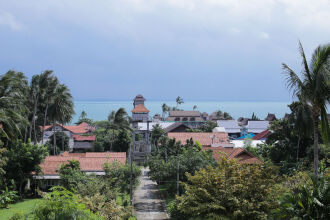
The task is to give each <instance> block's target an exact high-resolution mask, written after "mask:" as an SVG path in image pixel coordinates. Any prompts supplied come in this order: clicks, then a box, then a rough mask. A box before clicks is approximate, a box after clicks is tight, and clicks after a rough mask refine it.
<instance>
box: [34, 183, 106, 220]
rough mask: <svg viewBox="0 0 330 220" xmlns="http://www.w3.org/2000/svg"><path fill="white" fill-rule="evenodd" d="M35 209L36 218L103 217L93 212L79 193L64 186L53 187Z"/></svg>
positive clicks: (51, 219) (80, 218)
mask: <svg viewBox="0 0 330 220" xmlns="http://www.w3.org/2000/svg"><path fill="white" fill-rule="evenodd" d="M51 190H52V192H51V193H47V194H46V196H45V197H44V199H43V201H42V202H41V203H40V204H38V205H37V207H36V208H35V209H34V211H33V217H34V219H35V220H59V219H65V220H86V219H91V220H92V219H95V220H101V219H102V218H101V217H99V216H97V215H95V214H93V213H91V211H90V210H89V209H87V208H86V206H85V205H84V204H83V203H81V202H80V201H79V198H78V196H77V195H74V194H73V193H72V192H70V191H68V190H66V189H65V188H63V187H53V188H52V189H51Z"/></svg>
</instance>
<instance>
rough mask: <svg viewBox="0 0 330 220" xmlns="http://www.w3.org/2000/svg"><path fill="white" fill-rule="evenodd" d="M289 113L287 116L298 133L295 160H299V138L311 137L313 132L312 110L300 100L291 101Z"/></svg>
mask: <svg viewBox="0 0 330 220" xmlns="http://www.w3.org/2000/svg"><path fill="white" fill-rule="evenodd" d="M289 108H290V109H291V114H290V116H289V121H290V123H292V124H293V126H294V128H295V130H296V131H297V134H298V143H297V161H298V160H299V148H300V142H301V139H302V138H304V137H306V138H308V137H311V136H312V133H313V118H312V112H311V109H310V108H309V106H308V105H304V103H301V102H293V103H292V104H290V105H289Z"/></svg>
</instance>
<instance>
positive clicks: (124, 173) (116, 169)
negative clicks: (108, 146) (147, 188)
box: [104, 161, 141, 193]
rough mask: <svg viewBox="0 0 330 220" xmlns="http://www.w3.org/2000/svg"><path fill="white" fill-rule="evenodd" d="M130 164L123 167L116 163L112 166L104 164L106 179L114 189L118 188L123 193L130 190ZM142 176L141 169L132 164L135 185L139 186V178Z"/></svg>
mask: <svg viewBox="0 0 330 220" xmlns="http://www.w3.org/2000/svg"><path fill="white" fill-rule="evenodd" d="M130 169H131V168H130V164H129V163H127V164H125V165H122V164H121V163H119V162H117V161H115V162H113V163H111V164H109V163H106V164H104V171H105V179H106V180H107V182H108V183H109V184H110V185H111V186H112V187H118V188H119V189H120V191H121V192H123V193H124V192H129V190H130ZM140 175H141V169H140V167H138V166H136V165H135V164H134V163H133V164H132V177H133V185H134V186H136V185H137V184H138V177H139V176H140Z"/></svg>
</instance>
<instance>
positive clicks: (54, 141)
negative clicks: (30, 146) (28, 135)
mask: <svg viewBox="0 0 330 220" xmlns="http://www.w3.org/2000/svg"><path fill="white" fill-rule="evenodd" d="M53 147H54V155H56V122H55V121H54V124H53Z"/></svg>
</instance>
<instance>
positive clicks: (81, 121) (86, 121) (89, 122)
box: [75, 110, 93, 125]
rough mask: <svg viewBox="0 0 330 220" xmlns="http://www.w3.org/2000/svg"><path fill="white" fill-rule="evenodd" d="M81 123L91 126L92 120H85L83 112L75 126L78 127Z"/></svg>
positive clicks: (85, 116)
mask: <svg viewBox="0 0 330 220" xmlns="http://www.w3.org/2000/svg"><path fill="white" fill-rule="evenodd" d="M83 122H85V123H87V124H89V125H91V124H92V123H93V121H92V119H90V118H87V113H86V112H85V111H84V110H83V111H82V112H81V113H80V116H79V119H78V121H77V122H76V123H75V124H77V125H79V124H81V123H83Z"/></svg>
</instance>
